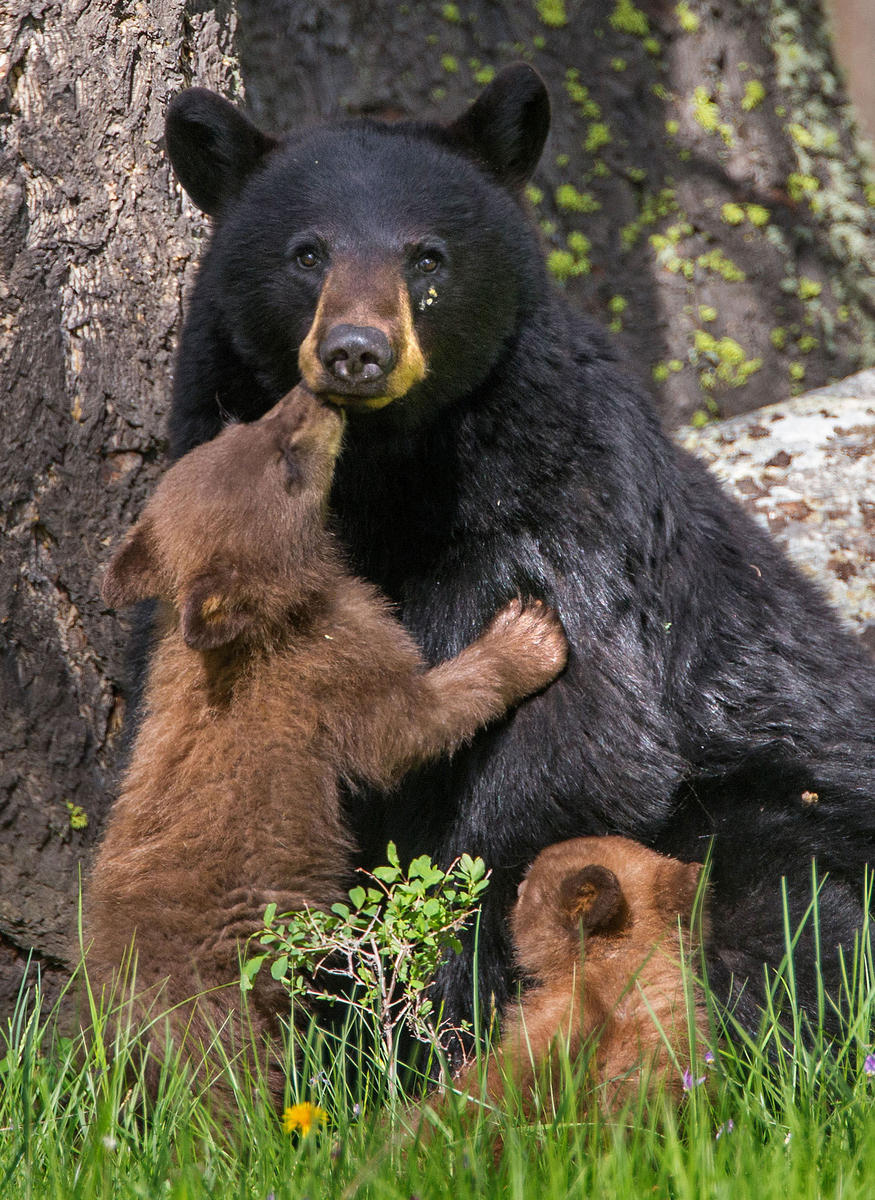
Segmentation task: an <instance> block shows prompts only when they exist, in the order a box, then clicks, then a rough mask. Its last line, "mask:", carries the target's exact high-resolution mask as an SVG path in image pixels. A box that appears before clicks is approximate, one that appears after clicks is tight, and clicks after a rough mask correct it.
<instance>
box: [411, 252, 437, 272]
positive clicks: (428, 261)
mask: <svg viewBox="0 0 875 1200" xmlns="http://www.w3.org/2000/svg"><path fill="white" fill-rule="evenodd" d="M442 262H443V259H442V258H441V256H440V255H439V254H438V253H437V252H436V251H431V250H426V252H425V253H424V254H421V255H420V256H419V258H418V259H417V260H416V269H417V271H421V272H422V274H423V275H431V273H432V271H436V270H437V269H438V267H439V266H440V265H441V263H442Z"/></svg>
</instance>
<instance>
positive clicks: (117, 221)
mask: <svg viewBox="0 0 875 1200" xmlns="http://www.w3.org/2000/svg"><path fill="white" fill-rule="evenodd" d="M236 17H237V42H236V48H237V50H238V52H239V55H240V62H241V74H242V78H243V80H244V81H245V83H246V88H247V96H248V100H249V103H250V108H251V111H252V113H253V115H254V116H255V117H256V118H257V119H259V120H260V121H262V122H263V123H264V125H265V127H266V128H274V129H277V130H281V129H283V128H286V127H290V126H292V125H295V124H298V123H300V122H301V121H307V120H310V119H314V118H316V117H320V116H329V115H334V114H356V113H376V114H379V115H384V116H389V117H392V116H402V115H409V114H414V115H434V116H438V117H448V116H451V115H453V114H455V113H457V112H458V111H459V110H460V109H461V107H462V106H463V105H464V104H465V103H466V102H467V101H468V100H470V99H471V98H473V96H474V95H475V94H476V92H477V91H478V90H479V89H480V87H481V86H482V85H483V84H484V83H485V82H487V81H488V79H489V78H490V77H491V74H492V73H493V72H494V70H495V69H497V68H499V67H500V66H502V65H504V64H505V63H507V62H511V61H514V60H518V59H521V58H523V59H528V60H529V61H531V62H532V63H533V65H534V66H536V67H537V69H538V70H539V71H541V73H542V74H543V75H544V77H545V79H546V80H547V83H548V86H549V87H550V91H551V94H552V97H553V105H554V129H553V133H552V136H551V141H550V144H549V147H548V152H547V154H546V155H545V158H544V162H543V165H542V168H541V170H540V171H539V174H538V176H537V178H536V180H535V184H536V187H535V189H534V190H533V191H532V192H531V193H530V198H531V201H532V204H533V207H534V210H535V213H536V215H537V218H538V219H539V220H540V222H541V225H542V229H543V232H544V239H545V249H546V251H547V252H548V253H549V254H550V256H551V266H552V268H553V270H554V272H555V274H556V275H557V276H558V277H560V278H561V279H562V280H563V281H564V286H566V287H567V288H568V291H569V293H570V294H571V295H572V296H573V297H574V299H575V300H576V301H577V302H578V303H579V304H581V305H582V306H583V307H584V308H585V309H587V310H589V311H590V312H592V313H593V314H594V315H595V316H596V317H598V318H599V319H601V320H603V321H605V322H607V323H608V324H610V325H611V326H612V327H613V328H614V330H615V331H616V333H617V335H618V339H619V342H620V344H621V345H622V346H623V348H624V349H625V351H626V352H627V357H628V358H629V360H630V362H631V363H632V364H634V366H635V368H636V369H638V370H639V371H640V372H641V373H642V374H644V375H651V374H652V375H653V376H654V378H655V382H656V384H657V386H658V388H659V390H660V392H661V397H662V403H663V406H664V410H665V413H666V415H667V417H668V419H669V420H670V421H672V422H674V423H677V422H680V421H682V420H688V419H691V418H693V419H694V420H695V421H696V422H698V423H700V424H701V423H703V422H706V421H707V420H709V419H710V418H712V417H713V416H714V415H716V414H717V413H718V412H719V413H722V414H730V413H736V412H742V411H747V410H750V409H752V408H754V407H757V406H759V405H762V404H765V403H770V402H772V401H775V400H779V399H781V398H782V397H784V396H785V395H786V394H787V393H788V392H789V391H791V390H797V391H798V390H801V389H802V388H803V386H804V387H809V386H814V385H815V384H818V383H821V382H824V381H826V380H827V379H829V378H831V377H837V376H841V375H844V374H846V373H848V372H849V371H850V370H853V369H854V368H855V367H856V366H858V365H859V364H861V363H862V362H867V361H868V362H872V361H875V309H873V295H875V281H873V276H872V265H871V264H873V263H875V230H873V211H875V210H873V209H872V207H871V201H872V200H873V199H875V194H873V193H872V192H871V191H870V192H868V193H867V191H866V182H865V179H864V173H863V165H862V162H861V159H860V156H859V153H858V150H857V145H856V142H855V138H854V133H853V129H852V125H851V122H850V118H849V115H848V110H847V107H846V105H845V103H844V98H843V93H842V90H841V87H840V86H839V84H838V83H837V80H836V72H835V68H834V66H833V63H832V58H831V52H830V48H829V45H828V41H827V38H826V34H825V30H824V25H823V21H822V16H821V12H820V8H819V4H818V0H682V2H681V3H677V2H676V0H638V2H637V3H636V2H634V0H515V2H511V0H460V2H458V3H444V2H443V0H427V2H421V0H408V2H406V3H405V2H399V0H355V2H353V0H350V2H347V3H335V2H334V0H331V2H329V0H238V4H237V6H236ZM234 27H235V14H234V6H233V4H232V0H213V2H211V0H187V2H186V0H153V2H152V3H150V4H148V5H146V4H143V3H136V2H134V0H63V2H62V0H11V3H10V0H6V2H5V4H4V6H3V9H2V15H0V52H2V55H3V60H2V68H0V69H2V72H3V75H4V77H5V79H6V92H5V96H3V97H0V128H2V150H0V163H2V172H0V189H2V190H0V270H2V282H0V297H2V301H0V304H2V308H0V314H2V320H0V374H2V378H0V387H2V393H0V394H2V395H3V397H4V399H3V402H2V403H3V413H4V418H5V421H4V441H3V445H2V447H0V529H2V532H3V546H2V559H0V662H2V667H0V1014H2V1012H3V1010H4V1009H5V1008H6V1007H7V1006H8V1004H9V1002H10V1000H11V998H12V997H13V995H14V992H15V990H16V988H17V986H18V981H19V979H20V977H21V970H22V964H23V961H24V957H25V955H26V953H27V952H28V950H29V949H30V948H34V949H35V951H36V954H37V957H38V959H39V960H40V961H41V963H42V965H43V969H44V974H45V975H46V976H47V977H48V979H49V981H50V983H51V984H52V985H53V986H54V985H56V984H57V983H58V982H59V981H60V980H61V979H62V978H63V976H64V972H65V969H66V968H67V966H68V965H69V962H70V958H71V951H72V949H73V947H74V945H75V916H76V892H77V870H78V867H79V864H80V863H81V864H86V863H87V861H88V859H89V852H90V849H91V847H92V846H93V844H94V842H95V840H96V838H97V836H98V834H99V831H100V825H101V820H102V816H103V813H104V811H105V808H106V805H107V802H108V797H109V794H110V792H111V789H112V785H113V767H114V761H115V757H116V750H117V734H118V730H119V727H120V723H121V718H122V707H123V704H122V700H121V695H122V688H121V685H120V680H121V678H122V674H123V666H122V664H123V659H124V645H125V635H124V631H123V630H122V628H121V626H120V624H119V622H118V620H117V619H116V618H114V617H110V616H108V615H107V614H106V613H105V612H104V611H103V608H102V606H101V603H100V601H99V598H98V577H99V568H100V565H101V564H102V562H103V561H104V560H105V558H106V554H107V550H108V547H109V546H110V544H111V543H112V542H113V541H114V540H115V539H116V538H117V537H118V536H119V534H120V533H121V532H122V531H123V530H124V529H125V528H126V527H127V526H128V525H129V524H130V522H131V520H132V519H133V517H134V516H135V515H136V513H137V512H138V511H139V509H140V507H141V504H142V501H143V499H144V497H145V494H146V492H147V491H148V489H149V487H150V485H151V482H152V481H153V479H154V477H155V473H156V471H157V470H158V464H159V463H160V460H161V457H162V454H163V441H162V435H163V420H164V414H165V412H166V408H167V394H168V378H169V372H170V369H171V361H172V354H173V350H174V347H175V343H176V339H177V334H178V331H179V326H180V321H181V311H182V296H183V293H184V290H185V286H186V284H187V282H188V281H189V279H190V277H191V272H192V267H193V263H194V260H195V257H196V254H197V249H198V246H199V244H200V243H201V242H202V239H203V236H204V233H205V225H204V222H203V220H202V218H201V217H200V216H199V215H198V214H197V213H195V212H194V211H193V210H192V209H191V208H190V207H187V206H186V205H185V204H184V202H183V199H182V197H181V195H180V192H179V189H178V188H177V187H176V186H175V184H174V183H173V181H172V178H171V176H170V173H169V170H168V167H167V165H166V162H165V160H164V158H163V155H162V152H161V146H160V143H161V130H162V120H163V112H164V106H165V102H166V99H167V98H168V96H169V95H170V94H172V93H173V92H174V91H176V90H177V89H179V88H180V87H183V86H185V85H187V84H190V83H193V82H198V83H203V84H207V85H208V86H213V87H216V88H218V90H220V91H224V92H225V93H226V94H230V95H233V94H234V93H235V92H237V91H238V90H239V80H238V79H237V76H236V70H235V62H234V58H233V55H232V51H233V49H234V45H233V41H232V39H233V36H234ZM86 819H87V824H83V822H84V821H85V820H86Z"/></svg>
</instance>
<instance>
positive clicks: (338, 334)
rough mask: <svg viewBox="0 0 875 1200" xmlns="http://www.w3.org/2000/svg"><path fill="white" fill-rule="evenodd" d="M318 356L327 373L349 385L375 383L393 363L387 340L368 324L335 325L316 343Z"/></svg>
mask: <svg viewBox="0 0 875 1200" xmlns="http://www.w3.org/2000/svg"><path fill="white" fill-rule="evenodd" d="M319 358H320V360H321V362H322V365H323V367H324V368H325V370H326V371H327V372H328V373H329V375H332V376H333V377H334V378H335V379H338V380H340V381H341V382H342V383H345V384H348V385H352V386H355V385H356V384H362V383H363V384H370V383H375V382H376V381H378V380H380V379H383V378H384V377H385V376H386V375H388V374H389V372H390V371H391V370H392V367H393V366H394V365H395V355H394V354H393V353H392V347H391V346H390V345H389V339H388V338H387V337H386V335H385V334H384V333H383V332H382V331H381V330H379V329H375V328H374V327H373V326H371V325H335V326H334V328H333V329H329V331H328V333H327V334H326V335H325V337H324V338H323V339H322V341H321V343H320V345H319Z"/></svg>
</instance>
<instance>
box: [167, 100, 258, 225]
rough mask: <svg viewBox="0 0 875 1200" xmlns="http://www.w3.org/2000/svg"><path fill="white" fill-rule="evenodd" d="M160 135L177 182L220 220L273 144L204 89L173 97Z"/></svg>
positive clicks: (210, 213)
mask: <svg viewBox="0 0 875 1200" xmlns="http://www.w3.org/2000/svg"><path fill="white" fill-rule="evenodd" d="M164 135H165V144H166V146H167V156H168V158H169V159H170V161H171V163H172V164H173V169H174V171H175V172H176V174H177V177H178V178H179V182H180V183H181V184H182V186H183V187H184V188H185V190H186V191H187V192H188V194H189V196H191V198H192V200H193V201H194V202H195V204H196V205H197V206H198V208H200V209H203V211H204V212H205V213H208V214H209V215H210V216H211V217H216V216H219V215H221V213H222V210H223V209H224V207H225V205H226V204H227V203H228V201H229V200H231V199H233V197H234V196H236V195H237V193H238V192H239V191H240V189H241V188H242V186H243V184H244V183H245V182H246V180H247V179H248V178H249V176H250V175H251V174H252V172H253V171H254V170H255V168H256V167H257V166H258V164H259V163H260V162H261V160H262V159H263V158H264V156H265V154H267V153H268V152H269V151H270V150H272V149H273V148H274V147H275V146H276V145H277V144H278V143H277V139H276V138H272V137H270V136H269V135H268V134H266V133H262V132H261V130H260V129H257V128H256V127H255V126H254V125H253V124H252V122H251V121H250V120H249V119H248V117H244V115H243V113H242V112H240V110H239V109H238V108H235V107H234V105H233V104H231V103H230V101H228V100H225V99H223V98H222V97H221V96H219V95H217V94H216V93H215V92H210V91H208V90H207V89H206V88H190V89H189V90H188V91H187V92H180V93H179V95H178V96H174V97H173V99H172V100H171V102H170V106H169V108H168V109H167V119H166V122H165V128H164Z"/></svg>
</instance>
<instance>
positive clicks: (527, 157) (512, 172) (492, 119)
mask: <svg viewBox="0 0 875 1200" xmlns="http://www.w3.org/2000/svg"><path fill="white" fill-rule="evenodd" d="M549 130H550V97H549V96H548V94H547V89H546V87H545V86H544V81H543V79H542V78H541V76H540V75H539V74H538V73H537V71H534V70H533V69H532V68H531V67H529V66H527V65H526V64H525V63H516V64H515V65H514V66H511V67H505V69H504V70H503V71H500V72H499V73H498V75H496V77H495V78H494V79H493V81H492V83H490V84H489V85H488V87H486V88H485V89H484V91H482V92H481V93H480V95H479V97H478V98H477V99H476V100H475V101H474V103H473V104H472V105H471V107H470V108H469V109H468V111H467V112H465V113H463V114H462V115H461V117H459V118H458V119H457V120H455V121H454V122H453V123H452V125H450V127H449V131H450V133H451V134H452V135H453V136H454V137H455V138H456V139H457V141H459V142H460V143H461V144H462V146H463V147H464V149H466V150H467V151H468V152H469V153H471V154H473V155H474V156H475V157H476V158H477V159H479V160H480V161H481V162H483V163H484V164H485V165H486V166H487V167H488V168H489V170H490V171H492V172H493V174H495V175H497V176H498V178H499V179H500V180H501V182H502V183H505V184H507V185H508V186H509V187H514V188H520V187H522V186H523V184H524V183H526V182H527V181H528V179H529V178H530V176H531V174H532V172H533V171H534V169H535V167H536V166H537V165H538V159H539V158H540V157H541V151H542V150H543V149H544V142H545V141H546V139H547V134H548V132H549Z"/></svg>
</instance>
